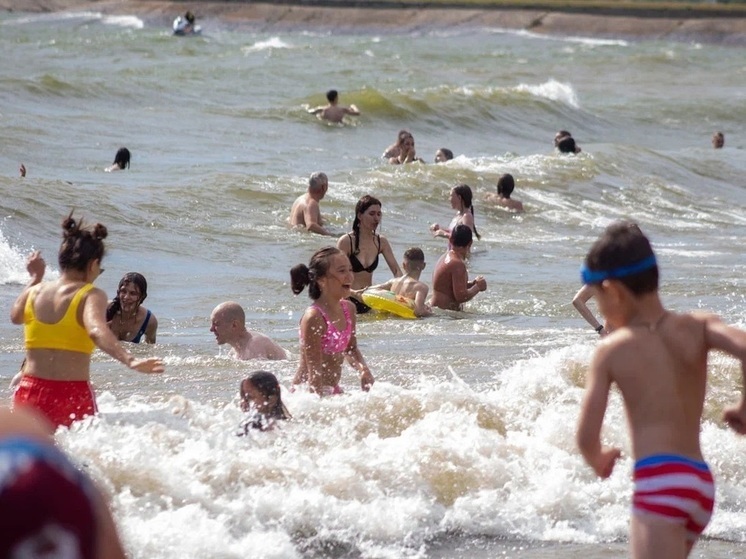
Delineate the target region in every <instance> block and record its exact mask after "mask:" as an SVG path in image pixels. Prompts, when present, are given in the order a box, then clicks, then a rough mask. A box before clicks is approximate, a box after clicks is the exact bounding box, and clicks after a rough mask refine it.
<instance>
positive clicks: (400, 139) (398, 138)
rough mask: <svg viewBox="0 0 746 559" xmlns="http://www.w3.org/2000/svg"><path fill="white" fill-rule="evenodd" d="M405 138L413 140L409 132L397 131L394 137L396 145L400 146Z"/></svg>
mask: <svg viewBox="0 0 746 559" xmlns="http://www.w3.org/2000/svg"><path fill="white" fill-rule="evenodd" d="M407 138H412V139H414V135H413V134H412V133H411V132H410V131H409V130H399V134H397V136H396V145H397V146H401V145H402V144H403V143H404V140H406V139H407Z"/></svg>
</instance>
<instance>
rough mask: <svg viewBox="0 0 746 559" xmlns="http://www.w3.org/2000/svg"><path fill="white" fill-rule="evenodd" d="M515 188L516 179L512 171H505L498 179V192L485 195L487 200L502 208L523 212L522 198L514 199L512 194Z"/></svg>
mask: <svg viewBox="0 0 746 559" xmlns="http://www.w3.org/2000/svg"><path fill="white" fill-rule="evenodd" d="M514 188H515V179H514V178H513V175H511V174H510V173H505V174H504V175H502V176H501V177H500V178H499V179H497V194H493V193H492V192H489V193H488V194H487V195H486V196H485V197H484V199H485V201H487V202H491V203H493V204H496V205H498V206H500V207H502V208H505V209H508V210H510V211H511V212H522V211H523V203H522V202H521V201H520V200H513V199H512V198H511V197H510V195H511V194H512V193H513V189H514Z"/></svg>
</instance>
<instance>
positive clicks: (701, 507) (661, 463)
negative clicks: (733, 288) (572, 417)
mask: <svg viewBox="0 0 746 559" xmlns="http://www.w3.org/2000/svg"><path fill="white" fill-rule="evenodd" d="M581 274H582V279H583V283H585V284H586V285H589V286H591V288H592V289H593V292H594V296H595V297H596V299H597V301H598V305H599V308H600V309H601V312H602V313H603V315H604V316H605V317H606V320H607V323H608V324H609V326H610V327H611V330H612V333H611V334H609V336H607V337H606V338H605V339H604V340H603V341H602V342H601V343H600V344H599V346H598V348H597V349H596V353H595V355H594V356H593V359H592V362H591V366H590V370H589V372H588V378H587V380H586V393H585V397H584V400H583V404H582V408H581V412H580V419H579V423H578V430H577V443H578V447H579V448H580V451H581V453H582V454H583V457H584V458H585V460H586V462H587V463H588V464H589V465H590V466H591V467H592V468H593V470H594V471H595V472H596V474H597V475H599V476H600V477H602V478H607V477H609V476H610V475H611V472H612V470H613V468H614V463H615V462H616V460H617V459H618V458H619V457H620V456H621V450H620V449H618V448H612V447H606V446H602V445H601V426H602V423H603V418H604V413H605V412H606V407H607V403H608V398H609V392H610V390H611V385H612V383H616V385H617V386H618V388H619V390H620V392H621V394H622V398H623V401H624V406H625V409H626V412H627V418H628V423H629V429H630V435H631V444H632V454H633V456H634V459H635V466H634V474H633V481H634V495H633V497H632V521H631V527H630V547H631V556H632V557H633V558H635V559H659V558H661V557H666V558H680V559H684V558H685V557H686V556H687V555H688V554H689V552H690V551H691V549H692V547H693V546H694V544H695V542H696V541H697V539H698V538H699V536H700V534H701V533H702V531H703V530H704V529H705V526H706V525H707V523H708V522H709V520H710V517H711V515H712V510H713V504H714V498H715V487H714V484H713V479H712V475H711V473H710V470H709V467H708V466H707V464H706V463H705V462H704V459H703V457H702V451H701V449H700V441H699V432H700V421H701V417H702V409H703V406H704V398H705V388H706V380H707V355H708V353H709V352H710V350H721V351H724V352H725V353H727V354H729V355H732V356H734V357H735V358H737V359H739V360H740V361H741V368H742V371H743V373H744V379H745V381H746V332H743V331H741V330H739V329H736V328H733V327H731V326H728V325H726V324H724V323H723V322H722V321H721V320H720V319H719V318H718V317H716V316H714V315H711V314H705V313H686V314H679V313H674V312H671V311H668V310H666V309H665V308H664V307H663V304H662V303H661V300H660V298H659V295H658V265H657V263H656V259H655V254H654V253H653V249H652V247H651V246H650V242H649V241H648V239H647V238H646V237H645V235H644V234H643V233H642V231H641V230H640V228H639V227H638V226H637V225H635V224H633V223H630V222H626V221H622V222H617V223H614V224H612V225H610V226H609V227H608V228H607V229H606V231H605V232H604V233H603V235H602V236H601V238H600V239H599V240H598V241H596V243H595V244H594V245H593V247H592V248H591V250H590V252H589V253H588V255H587V256H586V259H585V265H584V266H583V268H582V271H581ZM724 419H725V421H726V423H727V424H728V425H729V426H730V427H731V428H733V429H734V430H735V431H736V432H738V433H740V434H746V397H744V396H743V395H742V397H741V401H740V402H739V404H738V405H736V406H733V407H730V408H728V409H727V410H725V413H724Z"/></svg>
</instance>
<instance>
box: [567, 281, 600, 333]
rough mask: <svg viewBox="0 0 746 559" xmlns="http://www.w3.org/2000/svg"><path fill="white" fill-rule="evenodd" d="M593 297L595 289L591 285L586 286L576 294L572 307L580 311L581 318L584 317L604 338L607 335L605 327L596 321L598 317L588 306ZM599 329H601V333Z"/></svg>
mask: <svg viewBox="0 0 746 559" xmlns="http://www.w3.org/2000/svg"><path fill="white" fill-rule="evenodd" d="M591 297H593V288H591V286H590V285H584V286H583V287H581V288H580V290H579V291H578V292H577V293H576V294H575V297H573V298H572V305H573V307H575V308H576V309H577V310H578V312H579V313H580V316H582V317H583V318H584V319H585V320H586V322H587V323H588V324H590V325H591V326H592V327H593V329H594V330H595V331H596V332H598V333H599V334H601V337H603V336H605V335H606V334H607V332H606V330H605V329H604V328H603V325H602V324H601V323H600V322H599V321H598V320H596V317H595V316H593V313H592V312H591V310H590V309H589V308H588V305H587V304H586V303H587V302H588V300H589V299H590V298H591ZM599 328H600V329H601V330H600V331H599Z"/></svg>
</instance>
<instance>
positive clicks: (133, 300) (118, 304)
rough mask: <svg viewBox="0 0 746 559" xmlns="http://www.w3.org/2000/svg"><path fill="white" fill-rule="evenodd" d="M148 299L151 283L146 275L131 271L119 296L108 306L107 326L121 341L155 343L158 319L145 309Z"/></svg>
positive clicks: (120, 284)
mask: <svg viewBox="0 0 746 559" xmlns="http://www.w3.org/2000/svg"><path fill="white" fill-rule="evenodd" d="M147 297H148V282H147V280H146V279H145V276H143V275H142V274H138V273H137V272H128V273H126V274H124V276H122V279H121V280H119V286H118V287H117V294H116V295H115V296H114V298H113V299H112V300H111V303H109V306H108V307H106V323H107V324H108V326H109V328H110V329H111V331H112V332H113V333H114V335H115V336H116V337H117V339H118V340H121V341H124V342H132V343H133V344H139V343H140V342H142V341H145V343H147V344H154V343H155V336H156V332H157V331H158V319H157V318H156V317H155V314H153V313H152V312H151V311H150V309H146V308H145V307H143V306H142V303H143V301H145V299H146V298H147Z"/></svg>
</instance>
